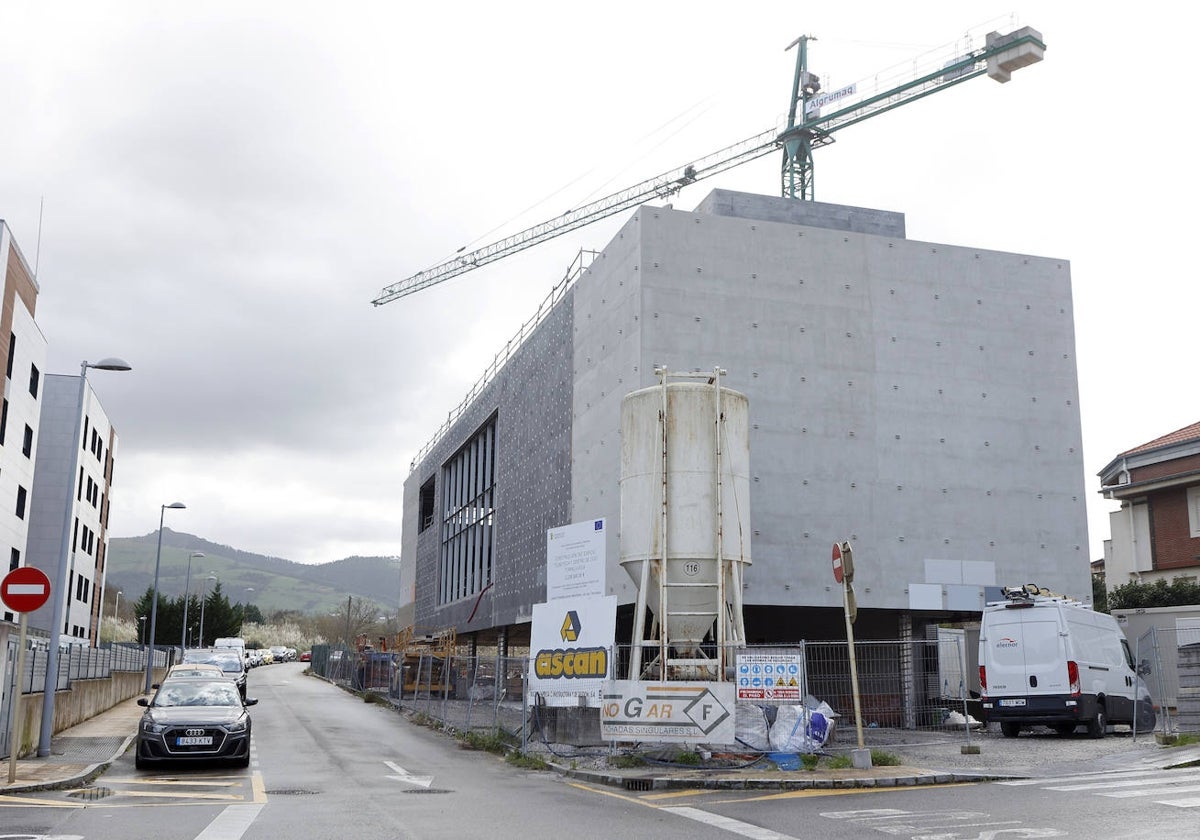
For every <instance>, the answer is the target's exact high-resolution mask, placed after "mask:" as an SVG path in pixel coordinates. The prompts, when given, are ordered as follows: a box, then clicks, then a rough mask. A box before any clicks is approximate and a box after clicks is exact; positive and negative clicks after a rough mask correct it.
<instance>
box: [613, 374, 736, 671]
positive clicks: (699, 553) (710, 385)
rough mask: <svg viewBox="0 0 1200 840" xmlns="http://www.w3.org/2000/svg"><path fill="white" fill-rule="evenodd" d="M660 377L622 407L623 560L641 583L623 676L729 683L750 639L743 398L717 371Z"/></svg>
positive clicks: (631, 574)
mask: <svg viewBox="0 0 1200 840" xmlns="http://www.w3.org/2000/svg"><path fill="white" fill-rule="evenodd" d="M655 373H656V374H658V376H659V379H660V384H659V385H657V386H652V387H649V388H643V389H641V390H638V391H634V392H632V393H630V394H628V395H626V397H625V398H624V399H623V400H622V401H621V565H622V566H623V567H624V568H625V571H626V572H628V573H629V575H630V576H631V577H632V578H633V580H634V582H635V583H637V585H638V598H637V607H636V610H635V613H634V625H633V651H632V655H631V657H630V668H629V677H630V679H642V678H648V679H678V680H705V679H712V680H724V679H725V678H726V667H725V666H726V665H727V664H732V661H733V660H732V656H733V651H734V650H735V649H736V648H739V647H742V646H744V645H745V642H746V638H745V637H746V631H745V624H744V621H743V618H742V579H743V573H744V570H745V567H746V566H748V565H750V534H751V529H750V423H749V415H750V412H749V401H748V400H747V398H746V396H745V395H744V394H741V393H738V392H737V391H731V390H729V389H728V388H725V387H724V386H723V385H722V384H721V377H722V376H723V375H724V371H722V370H720V369H719V368H718V369H715V370H713V371H711V372H705V373H671V372H669V371H667V370H666V369H664V368H656V369H655ZM664 569H665V574H664ZM648 612H649V613H651V614H652V615H653V621H652V623H650V624H648V623H647V618H648V615H647V613H648ZM647 630H648V631H649V632H647ZM643 663H644V664H643Z"/></svg>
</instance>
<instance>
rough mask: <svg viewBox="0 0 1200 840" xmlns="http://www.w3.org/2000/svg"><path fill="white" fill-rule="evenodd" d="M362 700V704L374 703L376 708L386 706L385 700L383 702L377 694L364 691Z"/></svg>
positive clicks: (381, 697)
mask: <svg viewBox="0 0 1200 840" xmlns="http://www.w3.org/2000/svg"><path fill="white" fill-rule="evenodd" d="M362 699H363V702H364V703H374V704H375V705H377V706H386V705H387V700H385V699H384V698H383V696H382V695H380V694H377V693H376V692H374V691H364V692H363V696H362Z"/></svg>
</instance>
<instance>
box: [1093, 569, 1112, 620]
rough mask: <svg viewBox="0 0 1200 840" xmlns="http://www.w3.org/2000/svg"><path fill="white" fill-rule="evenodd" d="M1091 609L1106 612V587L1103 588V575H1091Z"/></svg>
mask: <svg viewBox="0 0 1200 840" xmlns="http://www.w3.org/2000/svg"><path fill="white" fill-rule="evenodd" d="M1092 609H1094V610H1095V611H1096V612H1102V613H1106V612H1108V587H1107V586H1105V583H1104V575H1092Z"/></svg>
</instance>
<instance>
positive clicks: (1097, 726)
mask: <svg viewBox="0 0 1200 840" xmlns="http://www.w3.org/2000/svg"><path fill="white" fill-rule="evenodd" d="M1107 730H1108V718H1107V717H1106V716H1105V714H1104V706H1103V704H1102V705H1100V706H1097V707H1096V716H1095V717H1094V718H1092V719H1091V720H1089V721H1088V728H1087V732H1088V737H1089V738H1103V737H1104V733H1105V732H1106V731H1107Z"/></svg>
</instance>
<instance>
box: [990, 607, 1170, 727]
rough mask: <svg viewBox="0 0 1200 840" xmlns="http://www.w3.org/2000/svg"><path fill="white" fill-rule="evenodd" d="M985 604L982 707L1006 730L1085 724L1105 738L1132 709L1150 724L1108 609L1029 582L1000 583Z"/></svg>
mask: <svg viewBox="0 0 1200 840" xmlns="http://www.w3.org/2000/svg"><path fill="white" fill-rule="evenodd" d="M1004 593H1005V596H1006V598H1005V600H1003V601H997V602H994V603H990V604H988V605H987V606H985V607H984V610H983V623H982V625H981V627H980V630H979V684H980V686H981V689H982V696H983V714H984V717H985V718H986V719H987V720H988V721H989V722H991V721H998V722H999V723H1000V730H1001V732H1003V733H1004V735H1005V736H1006V737H1009V738H1015V737H1016V736H1017V735H1018V734H1019V733H1020V731H1021V728H1022V727H1026V726H1036V725H1042V726H1049V727H1051V728H1053V729H1054V730H1056V731H1057V732H1058V733H1059V734H1060V735H1067V734H1069V733H1071V732H1074V731H1075V727H1077V726H1080V725H1086V726H1087V731H1088V734H1089V735H1091V736H1092V737H1093V738H1102V737H1104V733H1105V731H1106V729H1107V727H1108V725H1109V724H1113V723H1127V724H1130V725H1131V726H1132V725H1133V723H1134V718H1135V716H1136V717H1137V729H1138V731H1143V732H1145V731H1149V730H1151V729H1153V728H1154V722H1155V715H1154V705H1153V702H1152V701H1151V699H1150V692H1149V691H1148V689H1147V688H1146V685H1145V683H1144V682H1142V680H1141V678H1140V677H1139V676H1138V670H1137V669H1136V668H1135V667H1134V664H1133V656H1132V655H1131V653H1130V651H1129V643H1128V642H1127V641H1126V640H1125V634H1124V633H1122V632H1121V628H1120V627H1119V626H1118V625H1117V621H1116V619H1115V618H1113V617H1112V616H1110V615H1107V614H1105V613H1098V612H1096V611H1094V610H1093V609H1092V608H1091V607H1090V606H1089V605H1086V604H1081V603H1079V602H1078V601H1074V600H1072V599H1069V598H1064V597H1062V596H1056V595H1050V594H1047V593H1045V591H1044V590H1040V591H1039V590H1038V589H1037V587H1036V586H1034V585H1032V584H1030V585H1028V586H1026V587H1024V588H1021V587H1018V588H1013V589H1007V588H1006V589H1005V590H1004Z"/></svg>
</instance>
